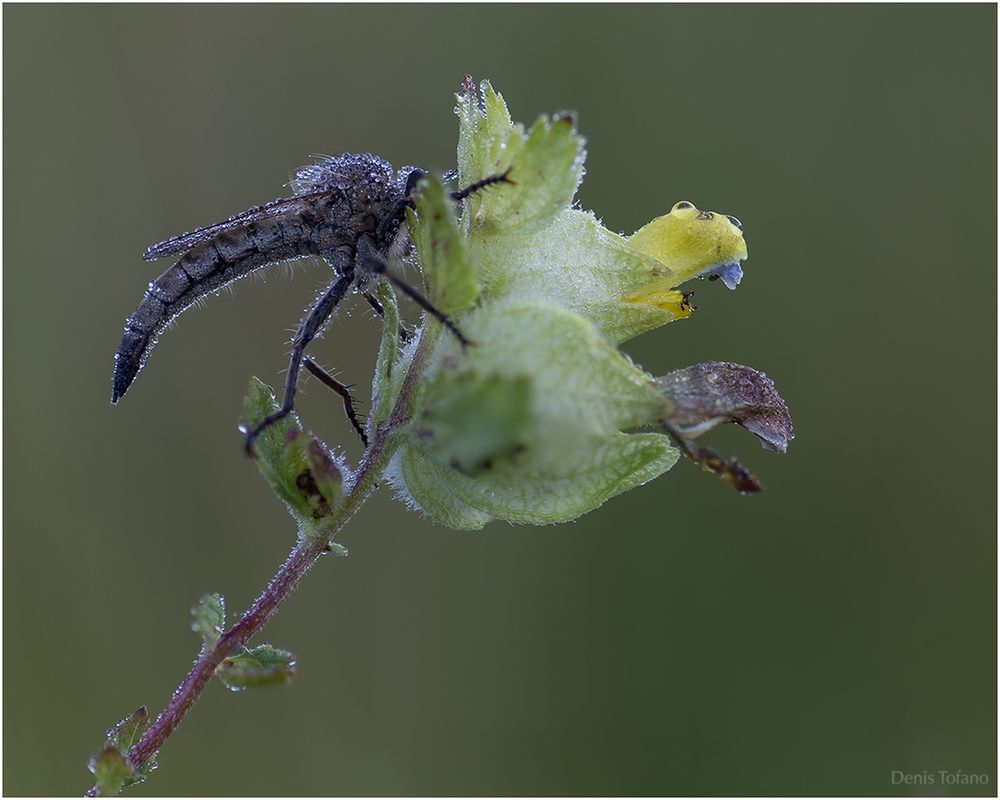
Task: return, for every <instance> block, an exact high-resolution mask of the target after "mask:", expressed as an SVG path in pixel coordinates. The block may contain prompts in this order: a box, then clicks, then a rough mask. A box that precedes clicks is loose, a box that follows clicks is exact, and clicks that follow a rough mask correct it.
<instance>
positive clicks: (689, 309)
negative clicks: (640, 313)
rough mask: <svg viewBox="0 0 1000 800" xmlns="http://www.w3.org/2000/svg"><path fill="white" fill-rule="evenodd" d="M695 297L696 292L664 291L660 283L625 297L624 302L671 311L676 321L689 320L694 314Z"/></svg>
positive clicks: (623, 297)
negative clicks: (693, 303) (693, 302)
mask: <svg viewBox="0 0 1000 800" xmlns="http://www.w3.org/2000/svg"><path fill="white" fill-rule="evenodd" d="M693 295H694V292H682V291H680V290H679V289H667V290H664V289H663V283H662V282H660V283H657V284H653V285H651V286H647V287H646V288H645V289H640V290H639V291H638V292H631V293H630V294H626V295H623V296H622V300H624V301H625V302H626V303H641V304H642V305H647V306H654V307H655V308H659V309H661V310H662V311H669V312H670V313H671V314H673V315H674V319H687V318H688V317H690V316H691V315H692V314H693V313H694V306H692V305H691V297H692V296H693Z"/></svg>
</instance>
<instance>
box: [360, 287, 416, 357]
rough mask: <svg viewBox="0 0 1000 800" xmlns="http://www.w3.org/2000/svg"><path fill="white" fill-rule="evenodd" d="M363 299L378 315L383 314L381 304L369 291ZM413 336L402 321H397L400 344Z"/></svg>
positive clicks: (383, 310)
mask: <svg viewBox="0 0 1000 800" xmlns="http://www.w3.org/2000/svg"><path fill="white" fill-rule="evenodd" d="M365 300H367V301H368V305H370V306H371V307H372V310H373V311H374V312H375V313H376V314H378V315H379V316H380V317H382V316H385V309H384V308H382V304H381V303H380V302H379V301H378V298H377V297H375V295H373V294H372V293H371V292H365ZM412 338H413V331H411V330H410V329H409V328H407V327H406V326H405V325H404V324H403V323H402V322H400V323H399V341H400V343H401V344H406V343H407V342H409V341H410V340H411V339H412Z"/></svg>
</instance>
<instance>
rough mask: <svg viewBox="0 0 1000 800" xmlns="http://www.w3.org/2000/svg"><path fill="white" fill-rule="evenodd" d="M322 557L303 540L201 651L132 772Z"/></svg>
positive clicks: (142, 743)
mask: <svg viewBox="0 0 1000 800" xmlns="http://www.w3.org/2000/svg"><path fill="white" fill-rule="evenodd" d="M321 555H323V543H322V542H317V541H314V540H311V539H307V538H304V539H302V540H301V541H300V542H299V543H298V544H297V545H296V546H295V548H294V549H293V550H292V552H291V554H290V555H289V556H288V560H286V561H285V563H284V564H283V565H282V566H281V569H280V570H278V573H277V574H276V575H275V576H274V578H273V579H272V580H271V582H270V583H269V584H268V585H267V588H266V589H265V590H264V591H263V593H261V595H260V597H258V598H257V600H256V602H255V603H254V604H253V605H252V606H251V607H250V609H249V610H248V611H247V612H246V614H244V615H243V618H242V619H241V620H240V621H239V622H238V623H236V625H234V626H233V627H232V628H231V629H230V630H229V632H228V633H226V634H225V635H224V636H223V637H222V638H221V639H219V641H218V642H217V643H216V645H215V647H213V648H212V649H211V650H209V651H207V652H203V653H202V654H201V655H200V656H199V657H198V660H197V661H196V662H195V664H194V667H192V669H191V671H190V672H189V673H188V676H187V677H186V678H185V679H184V682H183V683H182V684H181V685H180V686H179V687H178V688H177V691H176V692H174V696H173V697H171V698H170V703H169V704H168V705H167V707H166V708H165V709H163V711H162V712H161V713H160V715H159V716H158V717H157V718H156V722H154V723H153V724H152V725H151V726H150V728H149V730H147V731H146V734H145V735H144V736H143V737H142V739H140V740H139V743H138V744H136V745H135V747H133V748H132V749H131V750H130V751H129V753H128V759H129V761H130V762H131V764H132V766H133V767H134V768H135V769H137V770H138V769H139V767H141V766H142V765H143V764H144V763H145V762H146V761H148V760H149V758H150V757H151V756H152V755H153V754H154V753H155V752H156V751H157V750H159V749H160V746H161V745H162V744H163V742H164V741H165V740H166V738H167V737H168V736H170V734H171V733H173V732H174V729H175V728H177V726H178V725H180V723H181V720H182V719H184V715H185V714H187V712H188V711H189V710H190V708H191V706H192V705H194V702H195V700H197V699H198V696H199V695H200V694H201V691H202V689H204V688H205V684H207V683H208V682H209V680H211V678H212V675H213V674H214V673H215V668H216V667H217V666H219V664H220V663H221V662H222V660H223V659H224V658H226V657H227V656H230V655H232V654H233V653H234V652H236V651H237V650H239V648H241V647H242V646H243V645H244V644H246V643H247V642H248V641H250V639H251V638H253V636H255V635H256V634H257V633H258V632H259V631H260V630H261V628H263V627H264V625H265V624H266V623H267V621H268V620H269V619H270V618H271V617H272V616H273V615H274V612H275V611H277V610H278V608H279V606H281V604H282V602H284V600H285V598H287V597H288V595H290V594H291V593H292V592H293V591H295V587H296V585H297V584H298V582H299V579H301V578H302V576H303V575H305V574H306V572H308V571H309V568H310V567H311V566H312V565H313V564H315V563H316V560H317V559H318V558H319V557H320V556H321Z"/></svg>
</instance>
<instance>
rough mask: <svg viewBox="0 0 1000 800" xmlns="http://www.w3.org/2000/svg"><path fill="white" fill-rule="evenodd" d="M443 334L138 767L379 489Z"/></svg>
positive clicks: (181, 695)
mask: <svg viewBox="0 0 1000 800" xmlns="http://www.w3.org/2000/svg"><path fill="white" fill-rule="evenodd" d="M439 335H440V326H438V325H435V324H433V323H430V324H427V325H425V326H424V328H423V331H422V332H421V337H420V341H419V342H418V343H417V348H416V350H415V351H414V353H413V358H412V360H411V361H410V364H409V367H408V369H407V371H406V375H405V376H404V378H403V383H402V386H401V388H400V392H399V395H398V396H397V398H396V402H395V403H394V405H393V409H392V413H391V414H390V416H389V419H388V420H387V421H386V423H385V424H384V425H383V426H382V427H381V428H380V429H379V430H378V431H376V433H375V436H374V439H373V441H372V443H371V446H370V447H369V448H368V449H367V450H366V451H365V454H364V457H363V458H362V460H361V463H360V464H359V466H358V471H357V472H356V473H355V475H354V480H353V482H352V483H351V488H350V491H349V492H348V493H347V495H346V496H345V497H344V500H343V502H342V503H341V504H340V505H339V506H338V507H337V508H336V509H334V510H333V511H332V512H331V514H330V515H329V517H327V519H326V520H324V525H323V528H322V532H321V533H320V535H317V536H303V537H301V538H300V539H299V541H298V543H297V544H296V545H295V547H294V548H293V549H292V551H291V553H290V554H289V556H288V559H287V560H286V561H285V563H284V564H282V566H281V569H279V570H278V572H277V574H276V575H275V576H274V577H273V578H272V579H271V582H270V583H268V585H267V588H265V589H264V591H263V592H262V593H261V594H260V596H259V597H258V598H257V600H256V601H254V604H253V605H252V606H250V608H249V609H248V610H247V611H246V613H244V614H243V616H242V618H241V619H240V621H239V622H237V623H236V624H235V625H234V626H233V627H232V628H230V629H229V630H228V631H227V632H226V633H225V634H224V635H223V636H222V637H221V638H220V639H219V641H218V642H216V644H215V646H214V647H211V648H209V649H206V650H204V651H203V652H202V653H201V655H200V656H199V657H198V660H197V661H195V663H194V666H193V667H192V668H191V671H190V672H189V673H188V675H187V677H186V678H185V679H184V682H183V683H181V685H180V686H179V687H177V691H175V692H174V694H173V697H171V698H170V702H169V703H168V704H167V707H166V708H165V709H164V710H163V711H162V712H160V715H159V716H158V717H157V718H156V721H155V722H154V723H153V724H152V725H151V726H150V727H149V729H148V730H147V731H146V733H145V735H144V736H143V737H142V739H140V740H139V742H138V743H137V744H136V745H135V746H134V747H133V748H132V749H131V750H130V751H129V752H128V761H129V763H130V765H131V766H132V768H133V769H135V770H138V769H139V768H140V767H142V765H143V764H144V763H145V762H146V761H148V760H149V759H150V758H151V757H152V756H153V755H154V754H155V753H156V752H157V750H159V749H160V747H161V746H162V745H163V743H164V742H165V741H166V740H167V738H168V737H169V736H170V734H172V733H173V732H174V731H175V730H176V729H177V726H178V725H180V723H181V720H183V719H184V717H185V715H186V714H187V713H188V711H190V710H191V706H193V705H194V703H195V701H197V699H198V697H199V696H200V695H201V692H202V690H203V689H204V688H205V686H206V685H207V684H208V682H209V681H210V680H211V678H212V676H213V675H214V674H215V670H216V668H217V667H218V666H219V664H221V663H222V661H223V659H225V658H227V657H228V656H231V655H232V654H233V653H235V652H236V651H237V650H239V649H240V648H241V647H243V645H245V644H246V643H247V642H248V641H250V639H252V638H253V637H254V636H256V635H257V634H258V633H259V632H260V631H261V629H262V628H263V627H264V625H266V624H267V621H268V620H269V619H270V618H271V617H272V616H274V613H275V612H276V611H277V610H278V609H279V608H280V607H281V604H282V603H284V601H285V600H287V599H288V597H289V596H290V595H291V594H292V592H294V591H295V587H296V586H297V585H298V583H299V581H300V580H301V579H302V576H303V575H305V574H306V573H307V572H308V571H309V569H310V568H311V567H312V566H313V564H315V563H316V561H317V560H319V558H320V556H322V555H323V554H324V553H326V552H329V545H328V543H329V541H330V540H331V538H332V537H333V536H334V535H335V534H336V533H337V532H338V531H340V529H341V528H343V527H344V525H346V524H347V521H348V520H349V519H350V518H351V516H353V514H354V512H355V511H357V509H358V508H359V507H360V506H361V504H362V503H363V502H364V501H365V500H366V499H368V497H369V495H370V494H371V493H372V491H374V489H375V488H376V486H377V485H378V480H379V478H380V477H381V475H382V472H383V471H384V470H385V466H386V464H387V463H388V461H389V458H391V456H392V454H393V452H394V451H395V449H396V446H397V444H398V437H396V436H395V435H394V434H395V433H396V432H397V430H398V429H399V427H400V426H401V425H403V424H404V423H405V422H406V421H407V419H408V417H409V414H410V411H411V408H412V406H413V401H414V399H415V396H416V389H417V386H418V381H419V377H420V374H421V372H422V371H423V366H424V364H425V363H426V360H427V356H428V354H429V352H430V350H431V349H432V348H433V345H434V343H435V342H436V341H437V339H438V336H439ZM87 794H88V796H93V795H95V794H97V790H96V787H94V788H93V789H91V790H90V791H89V792H88V793H87Z"/></svg>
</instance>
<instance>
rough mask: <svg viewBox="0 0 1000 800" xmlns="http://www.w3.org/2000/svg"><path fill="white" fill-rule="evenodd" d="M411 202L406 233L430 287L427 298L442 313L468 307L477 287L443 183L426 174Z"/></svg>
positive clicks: (449, 312) (451, 203) (472, 302)
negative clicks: (415, 249)
mask: <svg viewBox="0 0 1000 800" xmlns="http://www.w3.org/2000/svg"><path fill="white" fill-rule="evenodd" d="M415 202H416V212H415V213H414V212H413V211H411V210H410V209H407V215H408V219H409V226H410V235H411V237H412V238H413V243H414V245H415V246H416V248H417V253H418V254H419V256H420V264H421V268H422V269H423V273H424V281H425V283H426V284H427V286H429V287H430V299H431V302H432V303H434V305H435V306H436V307H437V308H438V310H440V311H442V312H444V313H445V314H454V313H455V312H458V311H462V310H464V309H467V308H471V307H472V306H473V305H475V302H476V298H477V297H478V296H479V287H478V286H477V284H476V277H475V275H474V273H473V272H472V264H471V263H470V262H469V256H468V254H467V253H466V251H465V242H464V239H463V237H462V236H461V234H460V233H459V231H458V224H457V222H456V221H455V211H454V204H453V202H452V200H451V198H450V197H449V196H448V194H447V192H446V191H445V188H444V184H442V183H441V181H440V180H438V179H437V178H436V177H434V176H429V177H428V178H426V179H425V180H424V181H423V182H422V183H421V186H420V191H419V192H418V193H417V195H416V200H415Z"/></svg>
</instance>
